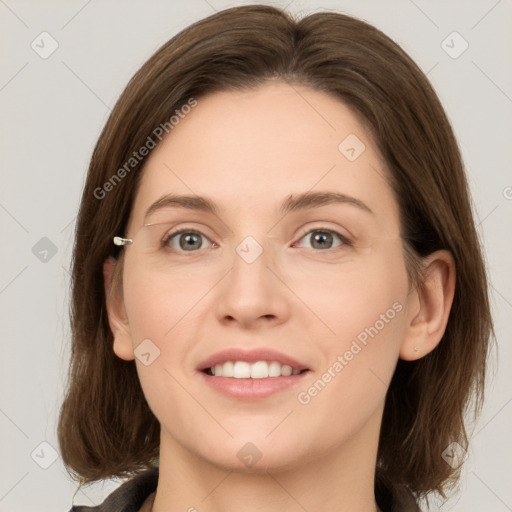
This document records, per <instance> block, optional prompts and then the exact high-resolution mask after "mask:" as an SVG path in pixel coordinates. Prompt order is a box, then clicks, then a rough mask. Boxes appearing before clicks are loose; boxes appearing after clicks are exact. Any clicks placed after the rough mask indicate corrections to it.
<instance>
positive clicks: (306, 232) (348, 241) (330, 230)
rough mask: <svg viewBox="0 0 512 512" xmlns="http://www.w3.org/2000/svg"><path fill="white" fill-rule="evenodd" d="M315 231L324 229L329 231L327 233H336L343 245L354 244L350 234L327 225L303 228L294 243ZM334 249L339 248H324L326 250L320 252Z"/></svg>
mask: <svg viewBox="0 0 512 512" xmlns="http://www.w3.org/2000/svg"><path fill="white" fill-rule="evenodd" d="M314 231H324V232H327V233H332V234H334V235H336V236H337V237H338V238H339V239H340V240H341V242H342V245H345V246H351V245H352V244H353V242H352V240H351V239H350V238H349V237H348V236H346V235H344V234H343V233H340V232H339V231H337V230H336V229H333V228H328V227H325V226H318V227H316V226H315V227H309V228H303V229H302V233H301V235H300V236H299V238H298V239H297V240H296V241H295V242H293V243H294V244H296V243H297V242H299V241H300V240H302V239H303V238H304V237H305V236H306V235H309V234H310V233H312V232H314ZM333 249H337V247H333V248H330V249H324V250H322V251H318V252H324V251H325V252H326V251H329V250H333Z"/></svg>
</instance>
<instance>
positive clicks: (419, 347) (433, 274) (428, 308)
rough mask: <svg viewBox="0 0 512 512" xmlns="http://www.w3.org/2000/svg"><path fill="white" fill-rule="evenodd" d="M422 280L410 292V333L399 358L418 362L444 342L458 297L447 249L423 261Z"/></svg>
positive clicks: (453, 266)
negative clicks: (449, 319)
mask: <svg viewBox="0 0 512 512" xmlns="http://www.w3.org/2000/svg"><path fill="white" fill-rule="evenodd" d="M424 269H425V270H424V271H423V279H422V281H421V283H420V284H419V285H418V288H417V289H416V290H415V291H414V292H413V293H411V295H410V300H409V306H410V307H408V310H409V311H410V318H408V326H407V332H406V335H405V337H404V340H403V343H402V346H401V349H400V359H404V360H405V361H415V360H417V359H420V358H421V357H423V356H425V355H427V354H428V353H430V352H432V350H434V349H435V348H436V347H437V345H438V344H439V342H440V341H441V339H442V337H443V335H444V332H445V330H446V325H447V324H448V318H449V316H450V310H451V307H452V303H453V297H454V294H455V263H454V261H453V257H452V255H451V254H450V253H449V252H448V251H445V250H442V251H436V252H435V253H433V254H431V255H429V256H428V257H427V258H426V259H425V260H424Z"/></svg>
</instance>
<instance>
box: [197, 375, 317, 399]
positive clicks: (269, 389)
mask: <svg viewBox="0 0 512 512" xmlns="http://www.w3.org/2000/svg"><path fill="white" fill-rule="evenodd" d="M308 373H309V371H306V372H302V373H299V374H298V375H290V376H289V377H268V378H266V379H235V378H234V377H214V376H213V375H208V374H206V373H204V372H201V375H202V377H203V378H204V379H205V381H206V383H207V384H208V385H209V386H211V387H212V388H213V389H214V390H215V391H218V392H220V393H222V394H224V395H227V396H229V397H232V398H238V399H240V400H253V399H257V398H267V397H269V396H271V395H274V394H276V393H279V392H280V391H284V390H286V389H290V388H292V387H293V386H295V385H297V384H298V383H299V382H301V381H302V380H303V379H304V377H305V376H306V374H308Z"/></svg>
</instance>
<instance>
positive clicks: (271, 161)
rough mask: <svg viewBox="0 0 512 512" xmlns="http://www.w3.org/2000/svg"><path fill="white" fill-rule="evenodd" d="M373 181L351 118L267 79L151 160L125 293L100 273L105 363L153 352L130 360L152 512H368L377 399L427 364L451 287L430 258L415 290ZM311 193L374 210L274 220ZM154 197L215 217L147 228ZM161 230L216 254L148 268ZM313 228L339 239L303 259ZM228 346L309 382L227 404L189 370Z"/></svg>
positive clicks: (315, 211)
mask: <svg viewBox="0 0 512 512" xmlns="http://www.w3.org/2000/svg"><path fill="white" fill-rule="evenodd" d="M349 134H356V135H357V137H358V138H359V139H360V140H361V141H363V143H364V144H365V146H366V149H365V150H364V152H362V154H361V155H360V156H359V157H358V158H357V159H355V160H354V161H349V160H348V159H347V158H346V157H345V155H344V154H342V152H340V151H339V149H338V145H339V144H340V142H341V141H342V140H344V139H345V137H347V135H349ZM386 173H387V171H386V169H385V163H384V162H383V161H382V158H381V156H380V155H379V153H378V151H377V149H376V145H375V143H374V142H373V141H372V139H371V137H370V136H369V132H368V130H367V129H366V127H365V126H364V124H362V123H361V122H360V120H358V118H357V117H356V116H355V115H354V113H353V112H352V111H351V110H350V109H349V108H348V107H346V106H345V105H344V104H343V103H342V102H340V101H339V100H337V99H335V98H333V97H331V96H329V95H327V94H325V93H323V92H320V91H315V90H311V89H309V88H306V87H302V86H296V85H294V86H293V87H292V86H290V85H287V84H284V83H282V82H279V81H277V82H268V83H266V84H264V85H263V86H260V87H259V88H258V89H255V90H245V91H237V92H220V93H215V94H212V95H210V96H207V97H204V98H200V99H199V100H198V105H197V107H195V108H194V109H193V110H192V112H191V113H190V114H188V115H187V116H186V117H185V119H183V120H182V121H181V122H180V123H179V125H177V126H176V127H175V128H174V129H173V130H172V132H171V133H170V134H169V136H168V137H167V138H165V139H164V140H163V141H162V143H160V144H159V145H158V146H157V148H156V149H154V150H153V151H152V153H151V154H150V156H149V159H148V160H147V162H146V165H145V169H144V175H143V177H142V181H141V186H140V188H139V190H138V193H137V196H136V199H135V202H134V206H133V210H132V213H131V218H130V222H129V226H128V233H127V236H130V237H135V242H134V244H133V245H132V246H128V247H126V249H125V253H124V267H123V277H122V286H119V287H113V288H111V280H112V273H113V270H114V266H115V262H113V261H112V260H108V261H106V262H105V266H104V273H105V284H106V290H107V291H108V312H109V319H110V325H111V329H112V332H113V333H114V346H113V350H114V351H115V353H116V354H117V356H119V357H120V358H122V359H125V360H131V359H134V349H135V348H136V347H137V346H138V345H139V344H140V343H141V341H142V340H145V339H148V338H149V339H150V340H151V342H152V343H154V345H155V346H157V347H158V349H159V350H160V355H159V357H158V358H156V359H155V360H154V362H152V364H150V365H148V366H145V365H143V364H142V363H141V362H140V361H139V360H138V359H135V360H136V365H137V370H138V374H139V378H140V381H141V384H142V388H143V391H144V394H145V397H146V399H147V401H148V403H149V405H150V407H151V409H152V411H153V412H154V414H155V416H156V417H157V418H158V420H159V422H160V424H161V427H162V433H161V447H160V477H159V483H158V489H157V492H156V498H155V502H154V505H153V510H154V512H164V511H165V512H174V511H178V510H180V511H184V510H194V509H193V508H191V507H194V508H195V509H196V510H198V511H201V512H202V511H209V512H220V511H226V510H236V509H242V510H245V511H246V512H252V511H256V510H265V511H268V512H272V511H277V510H279V511H280V512H288V511H290V512H291V511H299V510H303V509H307V510H315V511H332V510H337V511H351V512H358V511H360V512H363V511H364V512H367V511H375V510H377V506H376V504H375V500H374V495H373V485H374V473H375V462H376V454H377V442H378V436H379V429H380V424H381V418H382V412H383V407H384V401H385V394H386V390H387V388H388V385H389V382H390V380H391V377H392V375H393V371H394V368H395V366H396V363H397V360H398V358H399V357H401V358H403V359H407V360H413V359H417V358H420V357H423V356H424V355H426V354H427V353H428V352H430V351H431V350H433V349H434V348H435V346H436V345H437V343H438V342H439V341H440V339H441V337H442V334H443V332H444V330H445V327H446V322H447V319H448V314H449V310H450V307H451V304H452V299H453V293H454V285H455V271H454V266H453V261H452V258H451V257H450V255H449V254H448V253H447V252H445V251H439V252H437V253H434V254H433V255H431V256H429V257H428V259H427V260H425V262H424V264H425V267H428V272H427V273H426V278H425V279H424V282H423V284H422V286H420V287H419V288H418V289H416V290H411V286H410V283H409V280H408V275H407V272H406V266H405V262H404V253H403V246H402V242H401V239H400V237H399V234H400V224H399V214H398V204H397V201H396V200H395V198H394V196H393V194H392V191H391V189H390V187H389V185H388V183H387V181H386V178H385V176H386ZM307 191H331V192H332V191H335V192H339V193H342V194H345V195H348V196H351V197H353V198H357V199H358V200H360V201H362V202H364V204H365V205H367V206H368V208H370V209H371V211H372V213H369V212H367V211H364V210H363V209H361V208H357V207H355V206H353V205H351V204H329V205H324V206H321V207H316V208H310V209H307V210H302V211H296V212H291V213H288V214H287V215H285V216H284V217H283V216H282V215H281V214H280V213H279V206H280V204H281V202H282V201H283V200H285V199H286V198H288V197H289V196H290V195H296V194H300V193H302V192H307ZM168 193H174V194H192V195H195V194H197V195H200V196H206V197H208V198H210V199H211V200H213V201H214V202H215V203H216V204H217V205H218V208H219V212H218V214H217V215H212V214H208V213H205V212H198V211H192V210H186V209H183V208H181V209H180V208H167V209H165V210H159V211H157V212H155V213H154V214H153V215H152V216H151V217H149V218H147V219H144V213H145V212H146V210H147V209H148V207H149V206H150V205H151V204H153V203H154V202H155V201H157V200H158V199H160V198H161V197H162V196H163V195H165V194H168ZM164 219H170V220H172V221H174V223H175V226H176V229H179V228H180V227H187V228H191V229H194V230H197V231H200V232H201V233H202V234H204V235H205V237H207V239H208V240H206V242H208V241H211V242H215V243H216V247H215V248H209V247H207V246H205V247H206V248H203V249H199V250H198V251H197V250H196V252H194V253H190V252H187V253H185V255H183V250H182V253H181V255H180V256H178V255H177V254H170V255H167V258H168V259H167V260H165V261H167V264H166V265H165V266H163V265H161V264H160V265H159V264H158V262H160V261H161V259H151V258H152V257H153V256H150V257H149V256H148V255H146V256H144V255H142V254H141V253H142V249H141V247H142V245H141V243H139V247H138V249H137V240H139V241H140V240H141V238H140V236H141V235H139V234H138V233H140V231H139V229H140V228H141V226H143V225H144V224H145V223H148V222H151V223H153V222H161V221H162V220H164ZM319 228H324V229H325V228H327V229H331V230H334V231H337V232H339V233H340V234H342V235H344V236H345V237H348V238H350V239H351V240H352V245H344V244H340V241H339V240H338V239H337V238H336V237H334V239H333V247H332V248H328V249H322V248H320V249H319V248H314V247H313V246H312V245H311V244H312V243H313V242H312V237H313V236H314V235H315V234H317V232H316V231H314V232H313V233H311V231H312V230H314V229H316V230H318V229H319ZM320 231H322V230H321V229H320ZM247 236H252V237H253V238H254V239H256V240H257V241H258V243H259V244H260V246H261V248H262V249H263V252H262V254H261V255H260V256H259V257H258V258H257V259H256V260H255V261H254V262H252V263H250V264H249V263H247V262H246V261H245V260H244V259H243V258H242V257H241V256H240V255H239V254H238V253H237V252H236V248H237V246H238V245H239V244H240V243H241V242H242V241H243V240H244V239H245V238H246V237H247ZM178 239H179V235H178V237H176V239H175V240H176V242H175V247H178V246H179V245H178ZM251 250H253V249H251ZM148 262H151V264H148ZM397 303H398V304H399V306H400V307H401V309H400V312H398V313H397V314H396V315H394V318H393V319H392V320H389V322H387V323H385V326H384V327H383V328H382V329H380V330H379V332H378V334H377V335H375V336H374V337H373V338H370V339H369V340H368V343H367V345H366V346H363V348H362V350H360V352H358V353H357V354H356V355H355V356H354V357H353V358H352V359H351V360H350V361H347V364H346V366H344V367H343V370H342V371H340V372H338V373H335V375H336V376H335V377H333V378H331V380H330V382H328V383H327V385H326V386H325V387H324V388H323V389H322V390H321V392H319V393H318V394H317V395H316V396H314V397H310V398H311V400H310V401H309V402H308V403H307V404H304V403H300V401H299V400H298V398H297V396H298V393H299V392H302V391H307V390H308V388H310V387H311V386H312V385H313V384H314V383H315V381H317V380H318V379H319V378H322V375H323V374H324V373H325V372H326V371H327V370H328V368H330V367H331V368H332V366H333V363H334V362H335V361H336V360H337V358H338V356H339V355H343V354H344V353H345V352H346V351H347V350H349V348H350V346H351V343H352V341H353V340H355V339H356V337H357V336H358V334H360V333H361V332H362V331H364V329H365V328H367V327H370V326H373V325H375V324H376V321H377V320H379V318H381V317H380V315H381V314H385V313H386V311H388V310H389V309H390V308H392V307H393V304H395V307H396V304H397ZM231 347H242V348H256V347H257V348H261V347H272V348H274V349H276V350H278V351H280V352H283V353H284V354H287V355H290V356H291V357H293V358H295V359H297V360H299V361H300V362H303V363H306V364H307V367H308V368H309V369H310V371H309V373H308V374H307V376H306V377H305V378H303V379H302V381H301V384H300V386H298V387H297V386H295V387H293V388H290V389H287V390H285V391H281V392H280V393H277V394H275V395H272V396H270V397H268V398H265V399H261V400H255V401H254V400H253V401H241V400H237V399H234V398H229V397H226V396H224V395H221V394H219V393H218V392H217V391H215V390H213V389H211V388H210V387H209V386H207V385H206V384H205V383H204V381H203V379H202V378H201V375H200V374H199V373H198V372H197V370H196V368H197V366H198V365H199V363H200V362H201V361H203V360H204V359H205V358H206V357H207V356H210V355H212V354H213V353H215V352H218V351H220V350H223V349H226V348H231ZM331 373H332V371H331ZM248 442H250V443H252V444H253V445H254V446H255V447H257V449H258V450H259V452H260V453H261V459H260V460H259V461H258V462H257V463H256V465H254V466H253V467H247V466H246V465H245V464H244V463H243V461H242V460H240V459H239V457H237V453H238V452H239V450H240V449H241V448H242V447H243V446H244V445H246V443H248ZM251 449H252V448H251Z"/></svg>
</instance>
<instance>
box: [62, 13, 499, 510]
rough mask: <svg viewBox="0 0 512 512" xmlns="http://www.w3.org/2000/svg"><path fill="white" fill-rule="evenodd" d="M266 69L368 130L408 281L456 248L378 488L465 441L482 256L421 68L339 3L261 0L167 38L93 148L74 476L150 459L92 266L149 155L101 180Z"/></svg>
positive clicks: (432, 472) (107, 245)
mask: <svg viewBox="0 0 512 512" xmlns="http://www.w3.org/2000/svg"><path fill="white" fill-rule="evenodd" d="M273 79H278V80H281V81H284V82H286V83H289V84H301V85H305V86H308V87H311V88H313V89H315V90H319V91H324V92H326V93H328V94H330V95H332V96H333V97H335V98H337V99H339V100H341V101H342V102H344V103H345V104H346V105H348V106H349V107H350V108H351V109H352V111H353V112H354V113H355V114H356V115H358V117H359V118H360V119H361V120H363V121H364V122H365V124H367V125H368V126H369V127H370V129H371V131H372V135H373V137H374V138H375V140H376V143H377V144H378V147H379V150H380V152H381V154H382V156H383V158H384V160H385V162H386V165H387V168H388V174H389V176H388V180H389V183H390V185H391V187H392V189H393V191H394V194H395V197H396V200H397V202H398V204H399V208H400V217H401V219H400V222H401V233H402V238H403V245H404V250H405V254H406V256H408V257H407V258H406V263H407V266H408V270H409V271H410V272H411V275H412V276H413V277H414V276H416V273H415V272H413V271H412V270H413V267H414V262H416V263H417V262H418V261H421V258H422V257H425V256H427V255H429V254H431V253H432V252H434V251H436V250H439V249H446V250H448V251H450V253H451V254H452V255H453V258H454V261H455V267H456V272H457V282H456V289H455V297H454V302H453V306H452V310H451V313H450V316H449V320H448V325H447V328H446V331H445V334H444V336H443V339H442V340H441V342H440V344H439V345H438V347H437V348H436V349H435V350H433V351H432V352H431V353H430V354H428V355H427V356H426V357H423V358H422V359H420V360H418V361H414V362H405V361H399V362H398V365H397V368H396V371H395V374H394V376H393V379H392V381H391V384H390V387H389V390H388V393H387V397H386V404H385V410H384V416H383V423H382V429H381V435H380V444H379V450H378V462H377V468H376V487H377V489H388V492H389V494H390V495H394V496H397V495H399V494H401V493H404V492H410V493H412V494H413V495H414V496H415V497H416V498H420V497H424V496H426V495H427V494H428V493H430V492H432V491H438V492H440V493H441V495H443V496H444V494H443V490H444V489H445V488H446V486H447V484H448V483H450V482H451V481H454V480H456V478H457V476H458V473H457V469H453V468H452V467H451V466H449V465H448V464H447V463H446V462H445V461H444V460H443V458H442V456H441V455H442V452H443V450H445V448H446V447H447V446H448V445H449V444H450V443H452V442H454V441H456V442H458V443H459V444H460V445H461V446H462V447H464V448H465V447H466V446H467V434H466V429H465V420H464V418H465V413H466V412H468V409H469V406H470V405H471V410H472V411H473V412H475V413H476V412H478V410H479V407H480V405H481V400H482V398H483V389H484V377H485V368H486V358H487V352H488V342H489V339H490V334H491V333H492V321H491V316H490V310H489V302H488V295H487V281H486V274H485V267H484V263H483V258H482V254H481V249H480V245H479V241H478V237H477V234H476V230H475V224H474V220H473V216H472V211H471V205H470V201H469V193H468V187H467V183H466V178H465V175H464V170H463V165H462V161H461V156H460V153H459V150H458V147H457V143H456V140H455V137H454V134H453V132H452V129H451V127H450V123H449V122H448V120H447V118H446V115H445V113H444V111H443V108H442V106H441V104H440V102H439V100H438V98H437V96H436V94H435V92H434V90H433V89H432V87H431V85H430V84H429V82H428V80H427V78H426V77H425V75H424V74H423V73H422V72H421V70H420V69H419V68H418V67H417V65H416V64H415V63H414V62H413V61H412V60H411V59H410V58H409V56H408V55H407V54H406V53H405V52H404V51H403V50H402V49H401V48H400V47H399V46H398V45H397V44H395V43H394V42H393V41H391V40H390V39H389V38H388V37H387V36H385V35H384V34H383V33H382V32H380V31H379V30H377V29H376V28H374V27H373V26H371V25H369V24H367V23H364V22H362V21H360V20H357V19H354V18H352V17H349V16H345V15H342V14H338V13H334V12H321V13H315V14H312V15H309V16H307V17H304V18H302V19H297V20H296V19H294V18H293V17H292V16H291V15H290V14H288V13H286V12H284V11H282V10H279V9H277V8H274V7H269V6H261V5H251V6H244V7H235V8H231V9H227V10H224V11H221V12H218V13H216V14H214V15H213V16H210V17H208V18H206V19H204V20H201V21H199V22H197V23H194V24H193V25H191V26H190V27H188V28H186V29H185V30H183V31H182V32H180V33H179V34H178V35H176V36H175V37H173V38H172V39H171V40H170V41H168V42H167V43H165V44H164V45H163V46H162V47H161V48H160V49H159V50H158V51H157V52H156V53H155V54H154V55H153V56H152V57H151V58H150V59H149V60H148V61H147V62H146V63H145V64H144V65H143V66H142V68H141V69H140V70H139V71H138V72H137V73H136V74H135V76H134V77H133V78H132V79H131V81H130V82H129V84H128V86H127V87H126V89H125V91H124V92H123V93H122V95H121V97H120V98H119V100H118V102H117V104H116V105H115V107H114V109H113V111H112V113H111V115H110V117H109V119H108V121H107V123H106V125H105V127H104V129H103V131H102V133H101V136H100V138H99V140H98V143H97V145H96V147H95V149H94V152H93V155H92V158H91V162H90V167H89V171H88V176H87V182H86V184H85V188H84V191H83V196H82V201H81V206H80V212H79V215H78V220H77V226H76V238H75V247H74V254H73V264H72V306H71V326H72V349H71V366H70V372H69V384H68V388H67V394H66V397H65V400H64V403H63V405H62V410H61V415H60V420H59V428H58V436H59V442H60V447H61V452H62V458H63V461H64V463H65V465H66V466H67V467H68V469H69V470H70V471H71V472H73V473H74V476H75V477H78V478H79V480H80V481H81V482H83V483H85V482H91V481H94V480H99V479H104V478H109V477H114V476H117V477H120V476H128V475H133V474H135V473H136V472H137V471H139V470H141V469H143V468H147V467H151V466H154V465H157V463H158V451H159V431H160V427H159V424H158V421H157V419H156V418H155V416H154V415H153V414H152V412H151V411H150V409H149V407H148V405H147V403H146V400H145V398H144V395H143V392H142V389H141V386H140V384H139V380H138V377H137V373H136V369H135V363H134V362H133V361H129V362H126V361H123V360H121V359H119V358H118V357H117V356H116V355H115V354H114V352H113V348H112V344H113V336H112V332H111V330H110V328H109V323H108V319H107V311H106V307H105V292H104V281H103V274H102V265H103V262H104V261H105V260H106V259H107V258H108V257H109V256H114V257H117V256H118V254H117V253H116V252H115V251H114V247H113V244H112V237H113V236H115V235H120V234H123V233H124V232H125V228H126V224H127V221H128V218H129V215H130V212H131V207H132V204H133V201H134V196H135V194H136V191H137V185H138V182H139V181H140V178H141V175H142V172H141V171H142V168H143V166H144V161H145V158H144V159H141V161H140V162H139V163H138V167H137V168H136V169H134V170H131V172H127V173H124V174H126V175H125V176H124V175H123V178H122V179H121V180H119V181H118V182H117V181H116V182H115V185H114V186H112V187H109V189H110V190H109V191H108V193H105V194H104V197H103V198H98V192H97V191H98V190H99V189H100V188H102V187H103V186H104V184H105V183H106V182H108V181H109V180H110V179H111V178H112V176H113V175H114V174H115V173H116V172H117V171H118V169H120V168H122V167H123V165H125V163H126V162H127V161H128V160H129V159H130V157H131V156H132V154H133V152H134V151H137V150H138V149H139V148H140V147H142V146H143V145H144V144H145V143H146V141H147V138H148V136H150V135H151V134H152V133H153V131H154V130H155V128H156V127H158V126H159V125H160V124H162V123H165V122H167V121H168V120H169V119H170V117H171V116H172V115H173V113H174V112H175V111H176V110H178V109H180V108H181V107H182V106H183V105H184V104H186V103H187V101H189V100H190V98H195V99H196V100H198V101H200V98H201V97H204V96H205V95H206V94H209V93H212V92H215V91H221V90H234V89H247V88H255V87H257V86H259V85H261V84H263V83H264V82H266V81H268V80H273ZM171 136H172V135H171ZM416 277H417V276H416ZM381 506H383V505H381Z"/></svg>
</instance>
